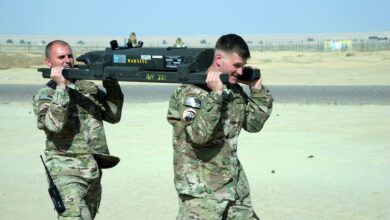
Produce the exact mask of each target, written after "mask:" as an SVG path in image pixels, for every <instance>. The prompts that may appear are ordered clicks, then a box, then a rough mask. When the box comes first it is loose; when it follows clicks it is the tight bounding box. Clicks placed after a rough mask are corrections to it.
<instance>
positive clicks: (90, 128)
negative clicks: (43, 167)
mask: <svg viewBox="0 0 390 220" xmlns="http://www.w3.org/2000/svg"><path fill="white" fill-rule="evenodd" d="M103 86H104V87H105V89H106V91H107V93H105V92H103V91H102V90H101V89H99V88H98V87H97V86H96V85H95V84H94V83H92V82H89V81H84V80H79V81H76V82H75V83H74V84H71V85H68V86H67V88H66V89H59V88H56V83H55V82H54V81H50V82H48V83H47V84H46V86H44V87H43V88H41V89H40V90H38V91H37V92H36V93H35V94H34V96H33V109H34V113H35V115H36V116H37V126H38V128H39V129H42V130H43V131H44V132H45V134H46V138H47V139H46V150H45V154H46V164H47V166H48V168H49V170H50V172H51V174H52V175H54V176H55V175H75V176H82V177H85V178H91V179H93V178H96V177H98V176H99V175H100V174H99V172H100V171H99V166H98V164H97V162H96V160H95V159H94V156H93V155H92V153H98V154H103V155H109V151H108V146H107V143H106V137H105V133H104V127H103V120H104V121H107V122H109V123H117V122H119V120H120V118H121V112H122V106H123V93H122V91H121V88H120V86H119V84H118V83H117V82H115V81H104V82H103Z"/></svg>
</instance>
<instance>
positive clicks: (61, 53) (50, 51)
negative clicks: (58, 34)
mask: <svg viewBox="0 0 390 220" xmlns="http://www.w3.org/2000/svg"><path fill="white" fill-rule="evenodd" d="M45 55H46V58H45V63H46V64H47V65H48V66H49V67H58V66H63V67H65V68H72V67H73V66H74V58H73V52H72V48H71V47H70V45H69V44H68V43H67V42H65V41H62V40H54V41H52V42H50V43H48V44H47V46H46V49H45Z"/></svg>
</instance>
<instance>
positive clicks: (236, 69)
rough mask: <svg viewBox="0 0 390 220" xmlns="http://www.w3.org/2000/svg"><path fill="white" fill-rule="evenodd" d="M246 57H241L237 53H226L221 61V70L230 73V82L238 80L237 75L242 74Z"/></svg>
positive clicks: (233, 82)
mask: <svg viewBox="0 0 390 220" xmlns="http://www.w3.org/2000/svg"><path fill="white" fill-rule="evenodd" d="M245 64H246V59H243V58H241V57H240V56H239V55H238V54H237V53H225V54H224V55H223V58H222V62H221V72H224V73H229V83H230V84H235V83H237V82H238V79H237V77H238V76H240V75H242V71H243V69H244V65H245Z"/></svg>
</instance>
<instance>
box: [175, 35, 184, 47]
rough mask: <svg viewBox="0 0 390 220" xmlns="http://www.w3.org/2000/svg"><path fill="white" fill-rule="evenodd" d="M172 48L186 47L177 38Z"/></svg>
mask: <svg viewBox="0 0 390 220" xmlns="http://www.w3.org/2000/svg"><path fill="white" fill-rule="evenodd" d="M173 47H177V48H180V47H186V45H185V44H184V41H182V40H181V38H180V37H178V38H177V39H176V41H175V44H174V45H173Z"/></svg>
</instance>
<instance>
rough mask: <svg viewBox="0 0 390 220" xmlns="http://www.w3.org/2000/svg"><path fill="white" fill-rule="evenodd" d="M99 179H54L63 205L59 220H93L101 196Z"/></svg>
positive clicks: (59, 177) (68, 177) (75, 177)
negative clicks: (63, 209) (63, 208)
mask: <svg viewBox="0 0 390 220" xmlns="http://www.w3.org/2000/svg"><path fill="white" fill-rule="evenodd" d="M100 180H101V177H99V178H97V179H95V180H92V181H91V180H86V179H85V178H82V177H78V176H57V177H55V179H54V183H55V184H56V186H57V188H58V191H59V192H60V194H61V198H62V200H63V202H64V205H65V209H66V210H65V211H64V212H63V213H62V214H61V215H60V216H58V219H59V220H92V219H94V218H95V216H96V214H97V212H98V209H99V205H100V200H101V195H102V187H101V184H100Z"/></svg>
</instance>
